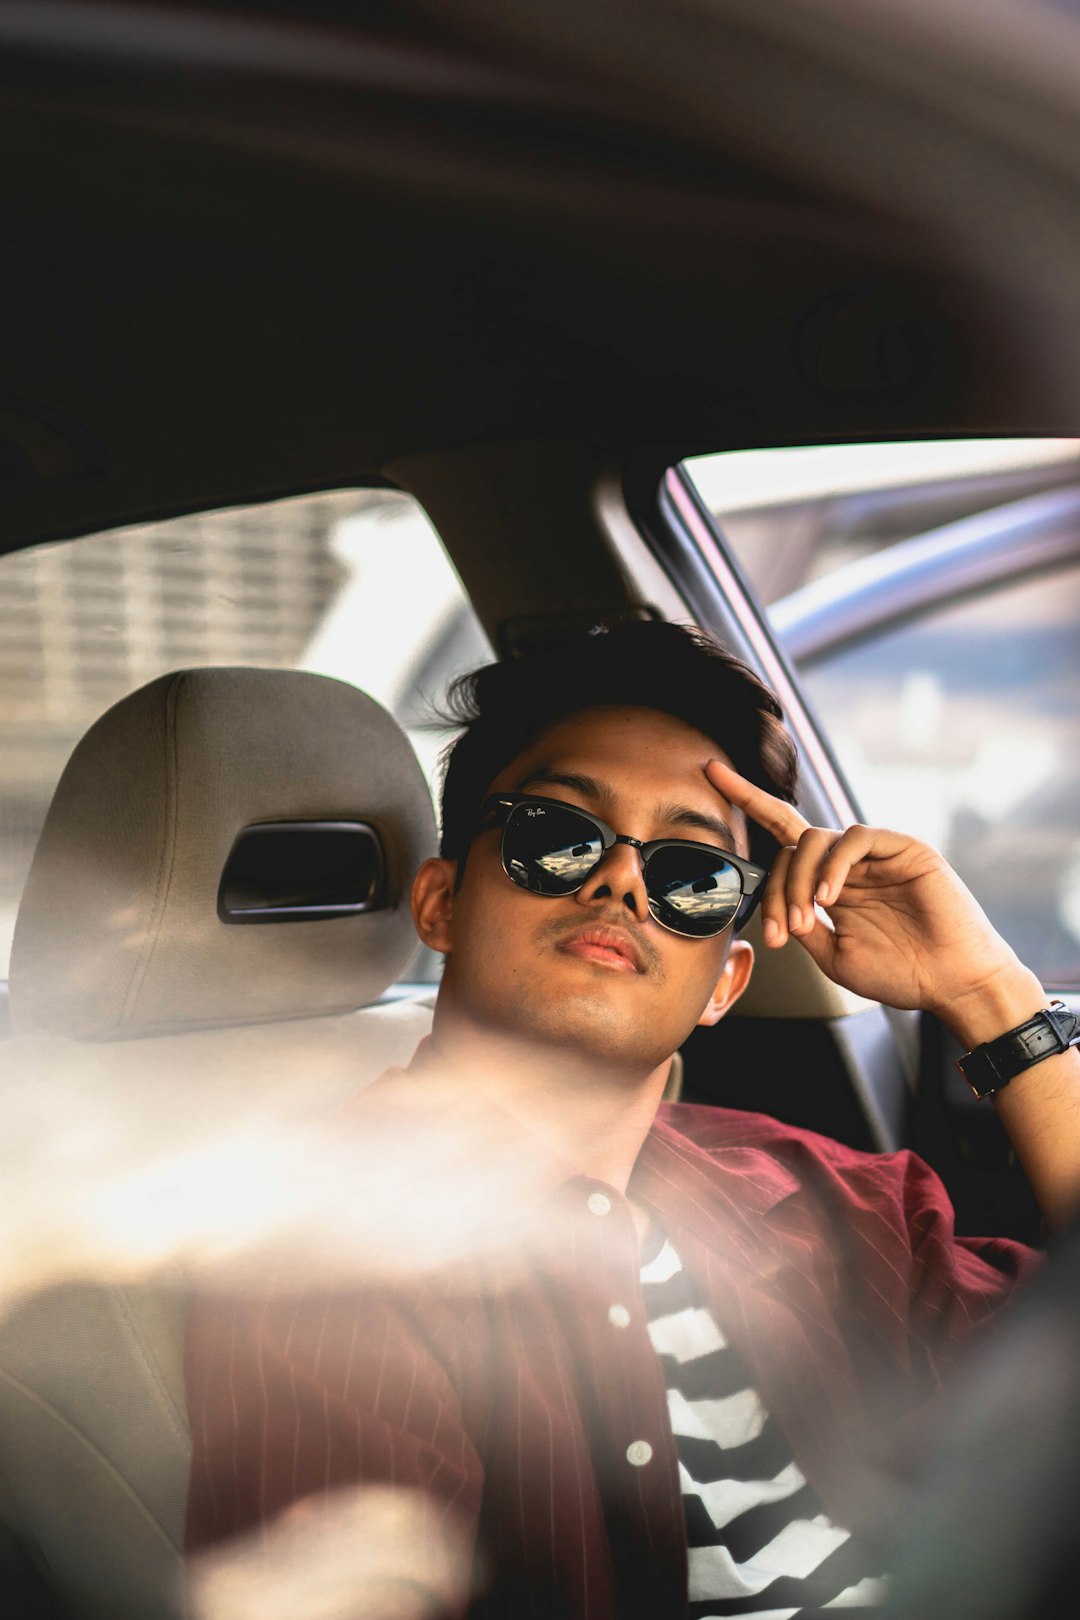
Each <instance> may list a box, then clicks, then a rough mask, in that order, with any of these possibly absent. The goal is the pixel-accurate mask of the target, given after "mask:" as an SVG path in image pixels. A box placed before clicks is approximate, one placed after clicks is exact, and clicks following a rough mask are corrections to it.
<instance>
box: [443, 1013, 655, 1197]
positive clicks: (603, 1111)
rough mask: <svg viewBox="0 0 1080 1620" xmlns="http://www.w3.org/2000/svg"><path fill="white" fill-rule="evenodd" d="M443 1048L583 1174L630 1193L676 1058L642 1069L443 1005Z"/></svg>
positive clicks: (462, 1069) (447, 1058)
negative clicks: (608, 1062)
mask: <svg viewBox="0 0 1080 1620" xmlns="http://www.w3.org/2000/svg"><path fill="white" fill-rule="evenodd" d="M432 1044H433V1047H434V1050H435V1053H436V1054H437V1055H438V1056H439V1057H440V1058H441V1059H442V1060H443V1062H445V1063H447V1064H449V1065H450V1066H451V1067H452V1068H453V1069H454V1070H455V1071H456V1072H457V1073H458V1074H460V1075H462V1076H463V1077H464V1078H465V1079H466V1080H467V1081H468V1083H469V1085H470V1086H472V1087H474V1088H475V1089H477V1090H478V1091H481V1092H482V1093H484V1094H485V1095H487V1096H489V1097H490V1098H491V1100H492V1102H494V1103H496V1104H498V1106H499V1107H500V1108H502V1109H504V1110H505V1111H506V1112H507V1113H509V1114H512V1115H513V1116H514V1118H515V1119H517V1120H519V1121H520V1122H521V1123H522V1124H523V1125H525V1126H526V1127H527V1129H528V1130H529V1131H530V1132H531V1133H532V1134H533V1135H534V1136H536V1138H537V1139H538V1140H539V1141H540V1142H542V1143H543V1144H544V1146H545V1147H546V1148H547V1149H548V1150H549V1151H550V1152H552V1153H554V1154H556V1155H557V1156H558V1157H559V1158H562V1159H565V1160H566V1161H567V1163H569V1164H572V1165H573V1166H574V1167H575V1168H576V1169H577V1170H579V1171H580V1172H581V1173H582V1174H583V1175H588V1176H594V1177H595V1178H596V1179H597V1180H598V1181H606V1182H607V1183H608V1184H609V1185H610V1186H612V1187H615V1188H617V1189H618V1191H620V1192H625V1191H626V1186H627V1183H628V1181H629V1179H630V1173H631V1171H632V1170H633V1168H634V1163H635V1161H636V1159H637V1156H638V1154H639V1152H640V1151H641V1145H642V1143H643V1142H644V1140H645V1137H646V1136H647V1135H648V1132H649V1128H650V1126H651V1125H652V1123H653V1119H654V1117H655V1115H656V1110H657V1108H658V1107H659V1105H660V1101H661V1099H662V1097H663V1094H664V1086H665V1085H666V1083H667V1078H668V1073H669V1070H670V1067H671V1059H670V1058H668V1059H667V1060H665V1062H663V1063H661V1064H660V1065H659V1066H658V1067H657V1068H655V1069H652V1070H648V1071H643V1072H641V1073H639V1074H627V1073H626V1072H625V1070H619V1071H618V1072H616V1071H615V1070H611V1069H606V1068H605V1067H603V1066H602V1065H600V1064H597V1063H595V1062H594V1061H591V1060H586V1059H583V1058H581V1057H580V1056H579V1055H576V1054H575V1053H573V1052H572V1051H569V1050H565V1049H561V1048H559V1049H553V1048H550V1047H547V1046H540V1045H531V1044H528V1043H525V1042H522V1041H521V1040H520V1038H516V1037H513V1036H510V1035H506V1034H503V1033H502V1032H499V1031H494V1030H479V1029H475V1028H473V1027H471V1026H467V1025H463V1024H462V1023H461V1022H459V1021H458V1020H457V1019H456V1018H455V1017H453V1016H452V1015H448V1014H447V1013H446V1011H445V1010H443V1011H442V1013H441V1014H440V1009H439V1008H436V1015H435V1023H434V1027H433V1030H432Z"/></svg>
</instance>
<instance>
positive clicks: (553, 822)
mask: <svg viewBox="0 0 1080 1620" xmlns="http://www.w3.org/2000/svg"><path fill="white" fill-rule="evenodd" d="M502 847H503V864H504V866H505V867H506V870H507V872H508V874H509V875H510V877H511V878H512V879H513V880H514V882H515V883H517V884H518V885H519V886H520V887H521V888H523V889H529V890H530V891H531V892H532V893H533V894H549V895H556V894H573V893H574V892H575V890H577V889H580V888H581V885H582V884H583V883H584V882H585V879H586V878H587V877H588V875H589V873H590V872H591V871H592V870H593V868H594V867H595V866H596V865H597V864H598V862H599V861H600V859H601V857H602V856H603V853H604V842H603V839H602V838H601V837H600V833H599V831H598V830H597V828H596V827H594V826H593V824H592V822H591V821H587V820H586V818H585V817H584V816H579V815H576V814H575V812H574V811H573V810H562V809H560V808H558V807H557V806H554V805H553V806H550V807H549V806H547V805H537V804H518V805H515V806H514V808H513V810H511V812H510V814H509V816H508V817H507V819H506V827H505V830H504V832H503V845H502Z"/></svg>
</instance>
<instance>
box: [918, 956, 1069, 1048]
mask: <svg viewBox="0 0 1080 1620" xmlns="http://www.w3.org/2000/svg"><path fill="white" fill-rule="evenodd" d="M1045 1006H1046V991H1045V990H1044V989H1043V987H1042V985H1041V983H1040V982H1039V980H1038V979H1037V978H1036V977H1035V975H1034V973H1031V972H1029V970H1028V969H1027V968H1025V967H1023V966H1022V965H1021V964H1020V963H1017V965H1016V968H1015V970H1010V971H1009V972H1007V973H1004V974H1001V975H1000V976H996V977H994V978H993V979H989V980H987V981H986V982H985V983H983V984H981V985H979V986H978V987H977V988H976V989H973V990H971V991H969V992H968V994H967V995H965V996H961V997H957V998H956V999H955V1000H954V1001H953V1002H951V1003H950V1005H949V1006H948V1007H945V1008H943V1009H942V1010H941V1011H940V1013H939V1015H938V1016H939V1017H940V1018H941V1021H942V1023H943V1024H944V1025H945V1027H946V1029H948V1031H949V1033H950V1034H951V1035H953V1036H954V1037H955V1038H956V1040H957V1041H959V1043H960V1046H961V1047H962V1048H963V1050H964V1051H965V1052H970V1051H971V1050H972V1049H973V1048H974V1047H976V1046H983V1045H985V1044H986V1043H987V1042H988V1041H994V1040H997V1039H998V1038H999V1037H1000V1036H1002V1035H1005V1034H1007V1033H1008V1032H1009V1030H1011V1029H1016V1028H1017V1027H1018V1026H1019V1025H1020V1024H1024V1023H1026V1022H1027V1020H1028V1019H1029V1018H1034V1016H1035V1014H1036V1013H1037V1012H1039V1011H1040V1010H1041V1009H1042V1008H1043V1007H1045Z"/></svg>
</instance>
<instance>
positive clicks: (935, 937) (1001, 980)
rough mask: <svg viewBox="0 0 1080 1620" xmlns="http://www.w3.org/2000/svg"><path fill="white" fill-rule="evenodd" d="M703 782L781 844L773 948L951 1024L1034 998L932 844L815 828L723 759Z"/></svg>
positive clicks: (766, 928)
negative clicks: (967, 1012) (1008, 999)
mask: <svg viewBox="0 0 1080 1620" xmlns="http://www.w3.org/2000/svg"><path fill="white" fill-rule="evenodd" d="M705 774H706V776H707V777H708V779H709V781H710V783H711V784H712V786H713V787H714V788H716V790H717V792H718V793H720V794H722V795H723V797H724V798H725V799H727V801H728V802H729V803H730V804H732V805H734V806H736V807H737V808H738V809H740V810H742V811H743V813H744V814H745V815H746V816H747V817H748V818H750V819H751V820H753V821H756V822H757V823H758V825H759V826H761V827H764V828H765V829H766V830H767V831H768V832H770V833H772V835H773V837H774V838H776V840H777V842H778V843H779V845H780V853H779V855H778V856H777V858H776V860H775V862H774V863H773V867H772V871H771V873H770V874H769V878H768V882H767V883H766V886H765V892H764V895H763V898H762V902H761V918H762V933H763V936H764V939H765V943H766V945H768V946H771V947H774V948H775V947H779V946H781V945H783V944H785V943H786V941H787V939H788V938H789V936H794V937H795V938H796V939H797V940H798V941H799V943H800V944H801V945H802V946H804V947H805V949H806V950H807V952H808V953H809V954H810V956H811V957H812V958H813V960H814V961H815V962H816V963H817V965H818V967H820V968H821V969H822V971H823V972H824V973H826V974H828V976H829V978H830V979H833V980H834V981H835V982H836V983H837V984H840V985H842V986H843V987H844V988H845V989H847V990H851V991H852V992H853V993H854V994H856V995H860V996H865V997H867V998H868V999H869V1000H872V1001H883V1002H886V1003H887V1004H888V1005H889V1006H892V1007H918V1008H922V1009H925V1010H927V1011H930V1012H934V1013H937V1014H938V1015H939V1016H941V1017H943V1018H944V1019H945V1020H946V1022H949V1023H953V1022H954V1019H955V1014H956V1012H957V1011H959V1010H960V1009H961V1008H962V1007H964V1006H966V1005H974V1004H975V1003H977V1002H979V1001H981V1000H983V999H984V998H986V997H988V996H989V997H991V998H994V999H997V997H998V995H999V994H1000V993H1001V992H1003V991H1005V990H1006V987H1008V991H1009V993H1010V995H1011V994H1012V993H1014V987H1018V985H1019V980H1020V979H1021V978H1022V979H1023V981H1024V987H1025V989H1026V990H1027V994H1028V995H1030V994H1031V990H1030V988H1028V984H1029V981H1030V979H1031V975H1030V974H1028V972H1027V970H1026V969H1025V968H1024V967H1023V966H1022V964H1021V963H1020V962H1019V960H1018V959H1017V957H1016V955H1015V953H1014V952H1013V950H1012V949H1011V947H1010V946H1009V945H1008V944H1007V943H1006V942H1005V940H1004V939H1002V937H1001V935H1000V934H998V933H997V931H996V930H995V929H994V928H993V926H992V925H991V923H990V921H989V919H988V918H987V916H986V914H985V913H984V912H983V910H982V908H981V907H980V906H979V904H978V902H977V901H976V900H975V898H974V896H973V895H972V894H971V893H970V892H969V890H968V889H966V888H965V886H964V884H963V883H962V882H961V881H960V879H959V878H958V877H957V875H956V873H955V872H954V871H953V870H952V868H951V867H950V866H949V865H948V863H947V862H946V861H945V859H944V858H943V856H941V855H939V854H938V852H937V851H936V850H935V849H931V847H930V846H929V844H924V843H921V842H920V841H919V840H918V839H917V838H912V837H909V836H908V835H906V834H904V833H899V832H892V831H889V830H888V829H887V828H884V827H864V826H862V825H861V824H858V823H856V824H855V825H854V826H852V827H848V828H847V830H846V831H844V832H840V831H838V830H836V829H835V828H829V827H811V826H810V824H809V823H808V822H807V821H806V820H805V819H804V817H803V816H801V815H800V814H799V812H798V811H797V810H796V809H795V808H794V807H793V806H792V805H790V804H787V803H785V802H784V800H782V799H778V798H775V797H774V796H773V795H772V794H771V793H767V792H765V790H764V789H763V788H759V787H756V786H754V784H753V783H752V782H748V781H747V780H746V778H745V777H744V776H740V774H739V772H738V771H736V770H735V769H733V767H732V766H730V765H726V764H724V763H723V762H722V761H721V760H710V762H709V764H708V765H707V766H706V768H705ZM818 907H820V908H821V910H820V911H819V910H818V909H816V908H818ZM822 911H823V912H824V913H825V915H826V916H827V917H828V919H829V920H828V922H826V921H825V919H824V917H823V916H822V914H821V912H822Z"/></svg>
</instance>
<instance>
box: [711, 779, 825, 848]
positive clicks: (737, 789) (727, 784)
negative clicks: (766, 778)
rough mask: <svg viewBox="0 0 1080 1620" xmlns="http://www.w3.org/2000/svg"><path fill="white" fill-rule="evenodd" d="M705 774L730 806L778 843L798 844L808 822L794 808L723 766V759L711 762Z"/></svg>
mask: <svg viewBox="0 0 1080 1620" xmlns="http://www.w3.org/2000/svg"><path fill="white" fill-rule="evenodd" d="M705 775H706V776H707V777H708V779H709V781H710V782H711V783H712V785H713V787H714V788H715V789H716V791H717V792H718V793H722V794H723V796H724V798H725V799H727V801H728V803H729V804H733V805H735V806H736V807H737V808H738V809H739V810H741V811H742V812H743V813H744V815H748V816H749V817H750V818H751V820H752V821H756V822H757V824H758V826H759V827H764V828H765V830H766V832H771V833H772V835H773V837H774V838H775V839H776V841H777V843H778V844H797V843H798V841H799V839H800V838H801V837H802V834H803V833H804V832H805V831H806V828H807V826H808V825H809V823H808V822H807V821H805V820H804V818H803V817H802V816H800V814H799V812H798V811H797V810H796V809H795V806H794V805H792V804H786V803H785V802H784V800H783V799H778V798H776V796H775V794H772V793H766V791H765V789H764V788H759V787H755V786H754V784H753V782H748V781H747V780H746V777H745V776H740V775H739V772H738V771H737V770H736V769H735V767H734V766H733V765H725V764H724V762H723V760H722V759H710V761H709V763H708V764H707V765H706V767H705Z"/></svg>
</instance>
